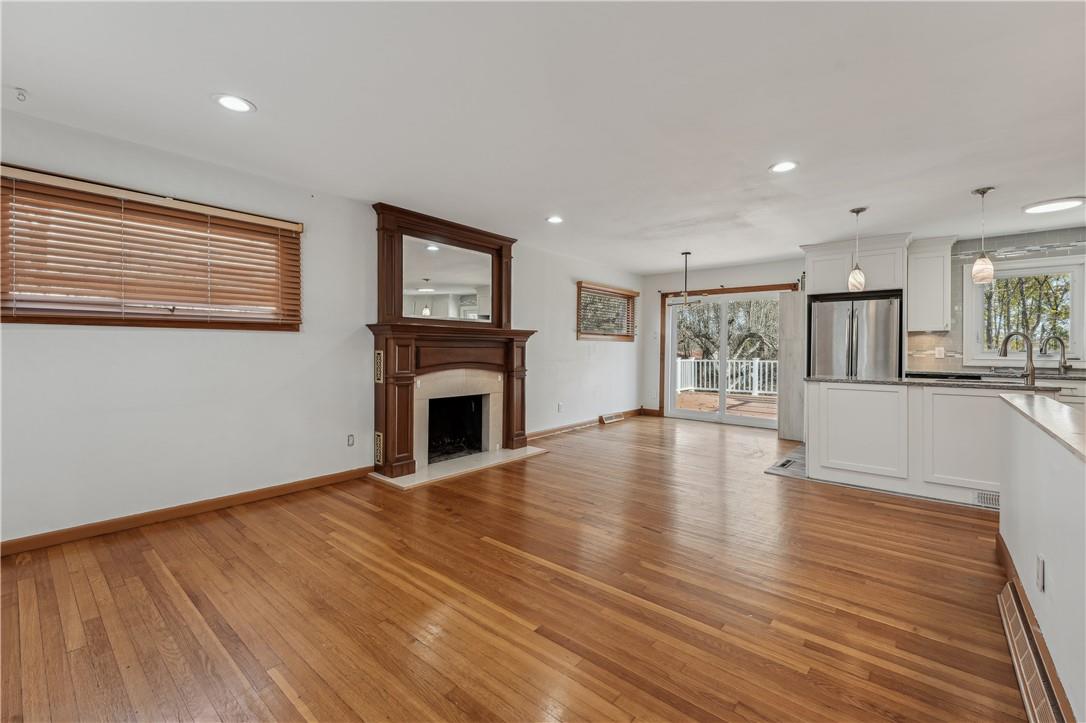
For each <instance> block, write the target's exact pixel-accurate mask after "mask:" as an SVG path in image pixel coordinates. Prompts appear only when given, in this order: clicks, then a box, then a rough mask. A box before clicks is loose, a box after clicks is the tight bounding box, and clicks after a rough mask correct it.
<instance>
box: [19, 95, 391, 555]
mask: <svg viewBox="0 0 1086 723" xmlns="http://www.w3.org/2000/svg"><path fill="white" fill-rule="evenodd" d="M3 121H4V123H3V158H4V162H6V163H13V164H17V165H26V166H30V167H34V168H38V169H42V170H47V171H54V172H58V173H63V174H69V175H73V176H79V177H84V178H88V179H91V180H96V181H102V182H104V183H113V184H117V185H123V186H128V187H131V188H136V189H139V190H147V191H151V192H156V193H162V194H168V195H172V196H175V197H178V198H184V199H187V200H193V201H204V202H208V203H212V204H215V205H220V206H225V207H229V208H236V209H240V210H245V211H251V212H255V213H263V214H267V215H270V216H276V217H280V218H288V219H291V220H298V221H302V222H304V223H305V236H304V238H303V241H302V290H303V294H304V299H303V314H304V319H303V322H304V323H303V325H302V331H301V332H298V333H291V332H266V331H219V330H199V329H147V328H111V327H94V326H65V325H38V324H4V325H3V326H2V331H0V339H2V344H3V346H2V355H3V359H2V371H3V410H2V417H3V433H4V434H3V448H2V454H3V460H2V466H0V470H2V475H3V477H2V483H3V537H4V539H11V538H15V537H21V536H23V535H29V534H34V533H38V532H43V531H47V530H54V529H58V528H63V527H70V526H72V525H78V524H82V523H86V522H92V521H96V520H102V519H108V518H111V517H118V516H122V515H127V514H132V513H136V512H142V511H146V510H151V509H157V508H161V507H168V506H171V505H177V504H181V503H185V502H190V501H193V500H199V499H205V498H210V497H217V496H220V495H226V494H231V493H234V492H241V491H244V490H249V489H255V488H259V487H267V486H270V485H275V484H281V483H284V482H291V481H294V480H299V479H304V478H307V477H313V476H316V475H321V474H327V473H331V472H340V471H343V470H348V469H352V468H356V467H364V466H366V465H369V464H370V463H371V461H372V456H373V454H372V443H371V440H372V438H373V432H372V429H373V423H372V414H373V412H372V409H373V407H372V403H373V402H372V398H373V388H372V384H371V383H370V382H369V380H370V379H371V378H372V376H371V375H372V370H371V360H372V349H373V340H372V336H371V334H370V332H369V330H368V329H366V328H365V324H366V322H367V321H371V320H372V319H374V318H375V317H376V303H377V299H376V294H375V293H373V291H372V289H373V288H374V285H375V284H376V258H377V256H376V234H375V232H374V230H373V229H374V228H375V219H374V214H373V212H372V210H371V209H369V208H368V207H367V205H366V204H364V203H360V202H357V201H350V200H346V199H342V198H334V197H327V196H322V195H319V194H318V195H312V194H310V193H309V192H307V191H305V190H301V189H293V188H288V187H286V186H282V185H279V184H276V183H273V182H270V181H267V180H263V179H259V178H254V177H251V176H247V175H244V174H241V173H237V172H234V171H230V170H226V169H223V168H219V167H216V166H212V165H208V164H206V163H202V162H197V161H192V160H188V159H185V158H181V157H178V156H175V155H172V154H167V153H161V152H158V151H155V150H152V149H149V148H146V147H141V146H137V145H134V144H130V143H126V142H122V141H118V140H113V139H108V138H104V137H102V136H97V135H93V134H89V133H83V132H80V131H75V130H72V129H70V128H66V127H63V126H58V125H53V124H47V123H42V122H40V121H36V120H32V119H29V118H26V117H25V116H19V115H16V114H8V113H6V114H4V116H3ZM348 433H353V434H355V435H356V439H357V442H356V444H355V446H354V447H351V448H348V447H347V443H346V439H347V434H348Z"/></svg>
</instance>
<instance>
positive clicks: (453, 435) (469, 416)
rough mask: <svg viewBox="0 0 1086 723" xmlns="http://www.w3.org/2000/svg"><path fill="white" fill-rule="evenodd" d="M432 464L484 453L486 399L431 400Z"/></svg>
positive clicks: (430, 433) (477, 395)
mask: <svg viewBox="0 0 1086 723" xmlns="http://www.w3.org/2000/svg"><path fill="white" fill-rule="evenodd" d="M429 416H430V420H429V444H428V445H427V447H428V448H427V459H428V460H429V463H430V464H433V463H434V462H442V461H444V460H447V459H456V458H457V457H466V456H467V455H469V454H476V453H478V452H482V451H483V395H482V394H471V395H468V396H463V397H444V398H441V399H431V400H430V415H429Z"/></svg>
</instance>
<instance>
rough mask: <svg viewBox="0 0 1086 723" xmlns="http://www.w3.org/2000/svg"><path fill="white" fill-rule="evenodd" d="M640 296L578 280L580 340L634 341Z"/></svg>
mask: <svg viewBox="0 0 1086 723" xmlns="http://www.w3.org/2000/svg"><path fill="white" fill-rule="evenodd" d="M638 296H640V293H639V292H637V291H631V290H629V289H618V288H615V287H613V286H604V285H603V284H594V283H591V282H588V281H578V282H577V338H578V339H598V340H602V341H633V340H634V335H635V334H636V331H637V314H636V311H637V309H636V302H637V297H638Z"/></svg>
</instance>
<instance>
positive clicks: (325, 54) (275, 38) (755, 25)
mask: <svg viewBox="0 0 1086 723" xmlns="http://www.w3.org/2000/svg"><path fill="white" fill-rule="evenodd" d="M1084 8H1086V5H1084V4H1083V3H1078V2H1075V3H1032V2H1021V3H987V2H977V3H960V4H959V3H919V2H918V3H881V2H871V3H840V4H828V3H826V4H824V3H814V2H812V3H799V4H791V3H753V4H750V3H735V4H708V3H697V4H656V3H652V4H649V3H638V4H619V3H610V4H607V3H604V4H573V3H560V4H505V3H501V4H497V3H495V4H491V3H482V4H444V5H431V4H414V3H408V4H367V5H363V4H347V3H332V4H323V3H320V4H318V3H308V4H307V3H297V4H294V3H269V4H262V3H238V4H220V3H192V4H186V3H161V4H160V3H138V4H136V3H118V4H102V5H100V4H95V3H76V4H58V3H11V2H7V3H4V4H3V11H2V12H3V35H2V42H3V83H4V85H5V86H6V87H8V88H10V87H11V86H22V87H25V88H27V89H28V90H29V91H30V94H31V96H30V100H29V101H28V102H27V103H21V104H20V103H15V102H14V100H13V99H12V97H11V94H10V93H9V92H5V94H4V103H5V107H12V106H17V110H19V111H20V112H23V113H27V114H31V115H35V116H40V117H42V118H46V119H49V120H53V121H57V122H61V123H66V124H68V125H72V126H76V127H81V128H85V129H88V130H92V131H97V132H100V133H104V134H108V135H112V136H117V137H121V138H125V139H128V140H132V141H136V142H139V143H144V144H148V145H152V146H156V147H159V148H164V149H168V150H172V151H175V152H178V153H182V154H186V155H189V156H194V157H198V158H203V159H207V160H210V161H213V162H216V163H220V164H224V165H229V166H233V167H238V168H243V169H247V170H250V171H252V172H255V173H258V174H261V175H264V176H269V177H273V178H277V179H282V180H286V181H289V182H292V183H296V184H298V185H301V186H304V187H306V188H310V189H313V190H316V191H321V192H328V193H337V194H342V195H346V196H350V197H354V198H358V199H363V200H366V201H378V200H380V201H385V202H388V203H393V204H396V205H399V206H405V207H408V208H412V209H416V210H419V211H423V212H426V213H431V214H434V215H437V216H442V217H446V218H450V219H453V220H456V221H460V222H462V223H467V224H470V225H474V226H480V227H482V228H485V229H487V230H491V231H495V232H497V233H501V234H506V235H509V236H514V237H517V238H520V239H521V241H522V243H527V244H533V245H537V246H540V247H544V248H549V249H553V250H556V251H559V252H562V253H567V254H572V255H577V256H583V257H589V258H594V259H599V260H602V261H606V262H608V263H612V264H614V265H616V266H619V267H621V268H625V269H628V270H631V271H635V272H642V273H644V272H659V271H667V270H671V269H675V268H680V267H681V259H680V257H679V251H681V250H684V249H690V250H692V251H694V252H695V255H694V263H693V264H692V265H693V266H695V267H705V266H711V265H718V264H725V263H741V262H747V261H755V260H764V259H771V258H780V257H785V256H794V255H796V254H798V249H797V245H798V244H800V243H812V242H818V241H825V240H832V239H837V238H847V237H849V236H850V235H851V233H852V217H851V216H850V215H849V214H848V209H849V208H851V207H853V206H856V205H869V206H870V207H871V210H870V211H869V212H868V213H867V214H866V215H865V216H864V219H863V223H864V231H865V233H867V234H882V233H892V232H902V231H912V232H914V233H915V234H918V235H921V236H928V235H943V234H961V235H972V234H975V233H976V231H977V211H976V199H975V198H974V197H971V196H970V195H969V190H970V189H972V188H974V187H976V186H979V185H983V184H992V185H995V186H998V187H999V188H998V190H997V191H995V192H994V193H993V194H992V195H991V196H989V209H990V215H989V224H988V227H989V230H990V231H993V232H996V233H999V232H1013V231H1022V230H1026V229H1029V228H1038V227H1054V226H1070V225H1075V224H1077V223H1082V222H1083V215H1082V213H1081V212H1075V211H1072V212H1065V213H1062V214H1053V215H1052V216H1048V217H1030V216H1025V215H1024V214H1022V213H1021V210H1020V208H1021V206H1022V205H1024V204H1026V203H1028V202H1031V201H1035V200H1040V199H1044V198H1049V197H1055V196H1066V195H1079V194H1086V178H1084V176H1086V168H1084V157H1086V140H1084V139H1086V125H1084V123H1086V122H1084V118H1086V76H1084V73H1086V71H1084V68H1086V54H1084V33H1086V19H1084ZM215 92H231V93H236V94H239V95H242V96H245V97H247V98H250V99H251V100H253V101H254V102H255V103H256V104H257V105H258V106H259V112H257V113H256V114H255V115H249V116H243V115H237V114H230V113H228V112H226V111H223V110H221V109H219V108H218V107H217V106H215V105H214V104H213V103H212V101H211V100H210V96H211V94H212V93H215ZM782 158H791V159H795V160H798V161H799V162H800V163H801V166H800V168H799V170H797V171H796V172H794V173H791V174H786V175H782V176H777V175H773V174H770V173H768V172H767V170H766V168H767V166H769V164H770V163H772V162H774V161H777V160H779V159H782ZM211 200H213V199H211ZM552 213H558V214H560V215H562V216H563V217H565V219H566V223H564V224H562V225H560V226H554V225H550V224H547V223H546V222H545V219H546V217H547V216H548V215H550V214H552Z"/></svg>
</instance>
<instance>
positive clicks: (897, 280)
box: [845, 248, 905, 291]
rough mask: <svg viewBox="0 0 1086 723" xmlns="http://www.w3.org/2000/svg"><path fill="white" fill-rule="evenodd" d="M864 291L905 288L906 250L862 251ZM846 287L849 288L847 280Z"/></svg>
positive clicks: (861, 265) (861, 264)
mask: <svg viewBox="0 0 1086 723" xmlns="http://www.w3.org/2000/svg"><path fill="white" fill-rule="evenodd" d="M860 268H861V269H863V272H864V281H865V282H866V283H865V284H864V291H880V290H882V289H903V288H905V249H904V248H883V249H870V250H863V251H860ZM845 286H848V284H847V279H846V284H845Z"/></svg>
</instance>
